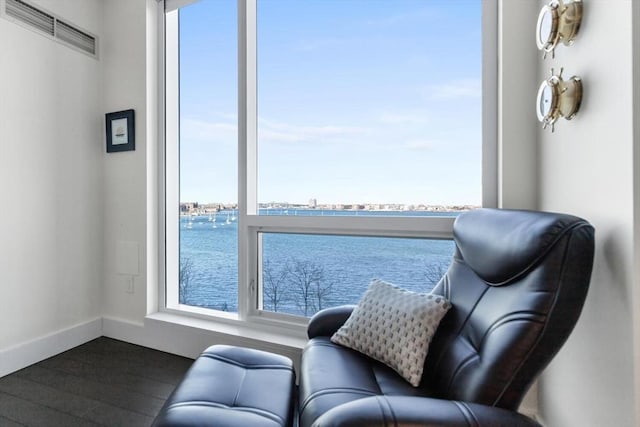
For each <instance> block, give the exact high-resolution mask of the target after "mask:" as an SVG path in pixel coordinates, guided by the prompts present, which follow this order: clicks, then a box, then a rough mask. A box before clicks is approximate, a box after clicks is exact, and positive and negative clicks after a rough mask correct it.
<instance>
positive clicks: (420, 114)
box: [379, 110, 431, 125]
mask: <svg viewBox="0 0 640 427" xmlns="http://www.w3.org/2000/svg"><path fill="white" fill-rule="evenodd" d="M379 120H380V122H382V123H384V124H389V125H426V124H429V123H430V122H431V118H430V114H429V112H428V111H426V110H413V111H404V112H395V111H394V112H385V113H382V114H380V117H379Z"/></svg>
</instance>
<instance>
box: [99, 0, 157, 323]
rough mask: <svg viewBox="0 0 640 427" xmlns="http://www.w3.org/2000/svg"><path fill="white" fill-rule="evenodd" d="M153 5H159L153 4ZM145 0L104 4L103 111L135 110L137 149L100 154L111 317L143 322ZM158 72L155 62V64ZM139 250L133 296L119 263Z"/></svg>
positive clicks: (106, 282) (106, 290) (105, 309)
mask: <svg viewBox="0 0 640 427" xmlns="http://www.w3.org/2000/svg"><path fill="white" fill-rule="evenodd" d="M153 3H155V2H153ZM146 6H147V5H146V1H145V0H109V1H105V2H104V5H103V7H104V43H103V50H102V62H103V67H104V104H103V105H104V107H103V108H104V111H105V112H109V111H120V110H126V109H130V108H132V109H134V110H135V115H136V132H135V135H136V149H135V151H128V152H123V153H115V154H107V153H104V154H103V155H102V160H103V164H104V188H105V191H104V215H105V217H104V235H103V238H104V255H105V256H104V263H103V264H104V271H103V273H104V288H103V289H102V295H103V313H104V315H105V316H107V317H112V318H117V319H123V320H126V321H129V322H135V323H139V324H141V323H142V321H143V319H144V316H145V315H146V313H147V311H146V302H147V301H146V292H147V287H148V286H155V284H150V283H148V282H147V276H146V270H147V268H146V267H147V263H146V256H147V247H146V239H147V232H146V227H147V222H146V215H147V199H146V197H147V189H146V185H147V161H146V155H147V147H148V146H149V145H152V144H155V143H156V141H154V140H147V122H148V118H147V45H146V43H147V7H146ZM151 65H152V67H153V68H154V69H155V68H156V64H155V63H154V64H151ZM131 244H135V245H137V247H138V251H137V253H128V254H125V257H127V258H131V257H133V256H135V257H138V259H139V263H138V264H139V265H138V267H139V268H138V274H133V275H132V276H133V280H134V293H132V294H130V293H127V292H126V285H125V279H127V276H126V275H123V274H122V273H123V272H125V273H128V271H123V270H122V267H121V266H118V264H117V257H116V251H117V250H118V248H120V249H122V248H123V247H125V248H126V247H131Z"/></svg>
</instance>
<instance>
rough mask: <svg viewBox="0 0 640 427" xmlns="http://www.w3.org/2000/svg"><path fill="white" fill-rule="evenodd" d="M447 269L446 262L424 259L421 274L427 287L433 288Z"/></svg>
mask: <svg viewBox="0 0 640 427" xmlns="http://www.w3.org/2000/svg"><path fill="white" fill-rule="evenodd" d="M448 269H449V264H448V262H445V261H434V260H426V261H425V264H424V270H423V274H424V279H425V281H426V284H427V287H428V288H429V289H433V288H434V287H435V286H436V285H437V284H438V282H439V281H440V279H442V277H443V276H444V275H445V273H446V272H447V270H448Z"/></svg>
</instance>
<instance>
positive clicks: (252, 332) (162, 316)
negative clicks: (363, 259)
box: [145, 312, 308, 350]
mask: <svg viewBox="0 0 640 427" xmlns="http://www.w3.org/2000/svg"><path fill="white" fill-rule="evenodd" d="M146 322H158V323H164V324H171V325H179V326H184V327H187V328H192V329H196V330H200V331H203V332H213V333H219V334H224V335H228V336H230V337H235V338H238V339H239V340H240V341H243V340H250V341H256V342H258V343H259V344H261V345H260V347H265V348H271V347H274V346H278V347H288V348H290V349H295V350H301V349H302V348H303V347H304V346H305V345H306V343H307V341H308V339H307V336H306V327H302V326H300V325H294V326H291V327H284V326H277V325H271V324H266V323H264V322H259V321H241V320H235V319H229V318H220V319H216V318H212V317H209V318H206V319H205V318H202V317H196V316H191V315H189V314H187V313H180V312H156V313H151V314H149V315H147V316H146V318H145V323H146Z"/></svg>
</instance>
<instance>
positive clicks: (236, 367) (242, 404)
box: [153, 345, 295, 427]
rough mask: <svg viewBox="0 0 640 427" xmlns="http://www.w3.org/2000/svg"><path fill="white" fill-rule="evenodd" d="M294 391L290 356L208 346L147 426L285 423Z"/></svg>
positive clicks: (289, 418) (290, 414)
mask: <svg viewBox="0 0 640 427" xmlns="http://www.w3.org/2000/svg"><path fill="white" fill-rule="evenodd" d="M294 389H295V373H294V370H293V363H292V362H291V360H290V359H288V358H286V357H284V356H280V355H276V354H272V353H267V352H264V351H258V350H253V349H248V348H241V347H231V346H226V345H214V346H212V347H209V348H208V349H206V350H205V351H204V352H203V353H202V354H201V355H200V357H198V358H197V359H196V361H195V362H193V365H192V366H191V368H190V369H189V371H188V372H187V373H186V375H185V376H184V378H183V379H182V381H181V382H180V384H178V386H177V387H176V389H175V390H174V391H173V393H172V394H171V396H169V399H167V401H166V403H165V404H164V406H163V407H162V410H161V411H160V413H159V414H158V416H157V417H156V419H155V420H154V422H153V427H168V426H172V427H180V426H183V427H187V426H189V427H194V426H203V427H204V426H216V427H218V426H233V427H235V426H238V427H240V426H242V427H245V426H265V427H266V426H269V427H273V426H291V425H292V420H293V400H294V398H293V396H294Z"/></svg>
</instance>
